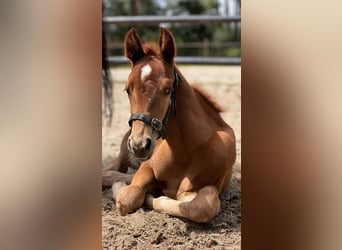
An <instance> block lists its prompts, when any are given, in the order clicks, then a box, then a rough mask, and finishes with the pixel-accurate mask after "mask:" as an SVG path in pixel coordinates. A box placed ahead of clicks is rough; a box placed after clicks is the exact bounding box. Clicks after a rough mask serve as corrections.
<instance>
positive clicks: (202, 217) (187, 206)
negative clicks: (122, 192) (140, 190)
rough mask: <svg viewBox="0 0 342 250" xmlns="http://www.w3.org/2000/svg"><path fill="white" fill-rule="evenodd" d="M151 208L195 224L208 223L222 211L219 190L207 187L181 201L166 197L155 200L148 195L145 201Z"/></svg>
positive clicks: (189, 194) (184, 197)
mask: <svg viewBox="0 0 342 250" xmlns="http://www.w3.org/2000/svg"><path fill="white" fill-rule="evenodd" d="M145 202H146V204H147V206H149V207H150V208H152V209H154V210H156V211H158V212H162V213H166V214H169V215H173V216H177V217H183V218H187V219H189V220H192V221H195V222H206V221H209V220H210V219H212V218H213V217H214V216H215V215H217V214H218V212H219V211H220V199H219V197H218V191H217V188H216V187H214V186H205V187H203V188H201V189H200V190H199V191H198V192H197V193H188V194H187V195H185V196H183V197H182V199H180V200H174V199H171V198H169V197H166V196H161V197H158V198H153V196H151V195H148V196H147V197H146V199H145Z"/></svg>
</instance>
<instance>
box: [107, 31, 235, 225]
mask: <svg viewBox="0 0 342 250" xmlns="http://www.w3.org/2000/svg"><path fill="white" fill-rule="evenodd" d="M125 55H126V57H128V58H129V60H130V61H131V63H132V70H131V73H130V75H129V77H128V81H127V85H126V92H127V95H128V98H129V101H130V111H131V117H130V119H129V121H128V123H129V125H130V126H131V129H130V130H129V131H128V132H127V134H126V135H125V137H124V138H123V140H122V144H121V151H120V154H119V156H118V158H117V159H115V160H114V161H113V162H112V163H111V164H110V165H108V166H107V167H105V168H104V169H103V172H102V184H103V186H112V187H113V196H114V199H115V200H116V207H117V209H118V210H119V212H120V214H121V215H126V214H127V213H132V212H134V211H135V210H137V209H138V208H140V207H141V206H142V205H143V204H145V205H147V206H148V207H150V208H151V209H154V210H157V211H159V212H162V213H166V214H170V215H173V216H178V217H183V218H187V219H189V220H192V221H195V222H205V221H208V220H210V219H212V218H213V217H214V216H215V215H216V214H218V212H219V210H220V200H219V195H220V193H221V192H222V191H224V190H225V189H226V188H227V186H228V184H229V181H230V178H231V174H232V166H233V164H234V162H235V158H236V149H235V136H234V132H233V130H232V129H231V128H230V127H229V126H228V125H227V124H226V123H225V122H224V121H223V119H222V118H221V116H220V114H219V113H220V112H222V111H223V109H222V108H221V107H220V106H219V105H218V104H217V103H216V102H215V101H214V100H213V99H212V98H211V97H210V96H209V95H208V94H207V93H206V92H204V91H203V90H201V89H200V88H198V87H195V86H190V85H189V83H188V82H187V81H186V80H185V78H184V76H183V75H182V74H181V73H180V71H179V70H178V68H177V67H176V65H175V63H174V57H175V55H176V45H175V40H174V37H173V35H172V33H171V32H170V31H168V30H167V29H165V28H161V29H160V36H159V41H158V44H155V43H147V44H142V41H141V40H140V38H139V36H138V35H137V33H136V31H135V29H131V30H130V31H129V32H128V33H127V35H126V38H125ZM128 166H134V167H136V168H138V170H137V171H136V173H135V174H134V175H133V176H132V175H128V174H126V171H127V168H128ZM118 181H120V182H118ZM123 182H124V183H126V184H129V185H123V184H122V183H123Z"/></svg>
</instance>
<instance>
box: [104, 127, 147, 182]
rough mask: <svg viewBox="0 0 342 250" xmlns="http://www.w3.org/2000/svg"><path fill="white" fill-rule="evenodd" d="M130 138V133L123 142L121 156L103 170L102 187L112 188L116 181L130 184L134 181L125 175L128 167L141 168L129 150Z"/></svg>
mask: <svg viewBox="0 0 342 250" xmlns="http://www.w3.org/2000/svg"><path fill="white" fill-rule="evenodd" d="M128 137H129V131H128V132H127V133H126V134H125V136H124V137H123V139H122V141H121V146H120V153H119V156H118V157H117V158H115V159H114V160H113V161H112V162H110V163H109V164H108V165H107V166H105V167H104V168H103V169H102V186H105V187H110V186H112V185H113V183H114V182H116V181H121V182H125V183H127V184H129V183H130V182H131V180H132V175H129V174H125V173H126V172H127V169H128V167H133V168H138V167H139V165H140V162H138V161H137V160H135V159H134V157H133V156H132V155H131V154H130V153H129V151H128V149H127V140H128Z"/></svg>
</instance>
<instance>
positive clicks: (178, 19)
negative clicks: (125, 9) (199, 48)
mask: <svg viewBox="0 0 342 250" xmlns="http://www.w3.org/2000/svg"><path fill="white" fill-rule="evenodd" d="M102 21H103V22H104V23H113V24H160V23H197V24H202V23H222V22H241V17H240V16H204V15H191V16H107V17H103V18H102Z"/></svg>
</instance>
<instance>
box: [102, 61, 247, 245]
mask: <svg viewBox="0 0 342 250" xmlns="http://www.w3.org/2000/svg"><path fill="white" fill-rule="evenodd" d="M179 69H180V70H181V72H182V74H183V75H184V76H185V78H186V79H187V80H188V82H190V83H197V84H200V85H202V86H203V87H204V88H205V89H206V90H207V91H208V92H209V93H210V94H211V95H213V96H214V97H215V98H216V99H217V100H218V102H219V103H220V104H222V105H223V106H224V107H226V108H227V109H228V112H225V113H222V117H223V118H224V120H225V121H226V122H227V123H228V124H229V125H230V126H231V127H232V128H233V129H234V131H235V134H236V139H237V160H236V163H235V165H234V171H233V177H232V180H231V183H230V185H229V187H228V189H227V190H226V191H225V192H224V193H223V194H222V195H221V197H220V199H221V211H220V213H219V214H218V215H217V216H216V217H215V218H214V219H213V220H211V221H209V222H207V223H200V224H199V223H193V222H190V221H188V220H184V219H180V218H175V217H171V216H169V215H165V214H160V213H158V212H155V211H151V210H149V209H147V208H141V209H139V210H138V211H137V212H135V213H133V214H130V215H127V216H120V215H119V213H118V212H117V211H116V209H115V204H114V202H113V200H112V198H111V195H112V193H111V189H106V190H104V191H103V193H102V247H103V249H240V248H241V247H240V242H241V88H240V87H241V68H240V67H238V66H197V65H196V66H188V65H180V66H179ZM129 71H130V69H129V67H117V68H113V69H112V77H113V80H114V85H115V86H114V102H115V104H114V117H113V125H112V127H110V128H106V127H104V128H103V130H102V159H103V164H104V165H105V164H106V163H108V162H109V161H110V160H111V159H112V158H113V157H116V156H117V155H118V153H119V146H120V143H121V139H122V137H123V135H124V134H125V132H126V131H127V130H128V128H129V127H128V123H127V121H128V118H129V116H130V113H129V103H128V99H127V96H126V93H125V92H124V91H123V89H124V86H125V85H124V84H125V82H126V79H127V76H128V74H129Z"/></svg>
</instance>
